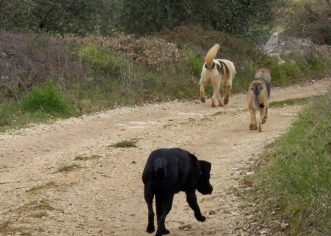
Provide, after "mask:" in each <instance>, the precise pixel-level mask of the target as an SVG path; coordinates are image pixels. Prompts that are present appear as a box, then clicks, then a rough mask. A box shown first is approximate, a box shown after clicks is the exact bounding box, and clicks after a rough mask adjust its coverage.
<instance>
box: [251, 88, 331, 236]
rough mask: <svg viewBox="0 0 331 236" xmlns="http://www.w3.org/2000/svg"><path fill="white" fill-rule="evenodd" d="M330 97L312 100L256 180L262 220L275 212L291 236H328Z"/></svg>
mask: <svg viewBox="0 0 331 236" xmlns="http://www.w3.org/2000/svg"><path fill="white" fill-rule="evenodd" d="M330 107H331V92H329V94H328V95H327V96H323V97H319V98H316V99H315V101H314V102H313V103H312V104H311V105H310V106H309V107H308V108H306V109H305V110H304V112H302V114H301V115H300V117H299V119H298V120H297V121H296V122H295V123H294V124H293V126H292V127H291V130H290V131H289V133H288V134H286V135H285V136H283V137H282V138H281V139H280V140H279V141H277V142H276V143H275V144H274V146H273V148H272V151H271V152H268V154H267V155H266V156H267V164H266V165H264V166H262V167H261V168H260V169H259V170H258V172H257V174H256V175H255V177H254V178H255V181H254V182H255V183H256V186H255V190H256V191H255V192H254V193H255V194H254V195H255V197H257V198H258V199H259V200H260V207H261V208H262V209H265V210H264V213H265V217H266V218H269V219H270V218H271V214H270V212H272V211H274V209H280V211H281V212H282V214H283V216H284V217H285V218H286V219H287V221H288V222H289V231H290V233H291V234H292V235H329V234H330V232H331V125H330V120H331V110H330ZM258 202H259V201H258Z"/></svg>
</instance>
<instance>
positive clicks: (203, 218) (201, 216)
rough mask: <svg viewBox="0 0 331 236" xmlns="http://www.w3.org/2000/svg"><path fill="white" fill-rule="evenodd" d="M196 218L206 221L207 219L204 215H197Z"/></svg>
mask: <svg viewBox="0 0 331 236" xmlns="http://www.w3.org/2000/svg"><path fill="white" fill-rule="evenodd" d="M195 218H196V219H197V220H198V221H200V222H204V221H205V220H206V217H204V216H203V215H199V216H195Z"/></svg>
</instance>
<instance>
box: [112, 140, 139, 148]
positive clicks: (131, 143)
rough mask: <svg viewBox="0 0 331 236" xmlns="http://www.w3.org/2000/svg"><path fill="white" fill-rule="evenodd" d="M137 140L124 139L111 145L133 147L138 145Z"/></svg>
mask: <svg viewBox="0 0 331 236" xmlns="http://www.w3.org/2000/svg"><path fill="white" fill-rule="evenodd" d="M136 144H137V140H123V141H121V142H118V143H115V144H112V145H110V147H115V148H133V147H137V145H136Z"/></svg>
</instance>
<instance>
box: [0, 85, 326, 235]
mask: <svg viewBox="0 0 331 236" xmlns="http://www.w3.org/2000/svg"><path fill="white" fill-rule="evenodd" d="M330 85H331V80H330V79H329V80H322V81H318V82H316V83H311V84H309V85H305V86H293V87H289V88H286V89H277V88H275V89H273V91H272V99H271V100H272V101H276V100H285V99H289V98H298V97H307V96H312V95H319V94H322V93H324V92H326V89H327V88H328V87H329V86H330ZM245 99H246V97H245V95H244V94H238V95H235V96H233V97H232V99H231V100H230V103H229V105H228V106H227V107H225V108H212V107H210V101H207V103H206V104H200V103H199V102H197V101H195V102H170V103H163V104H155V105H146V106H143V107H136V108H123V109H116V110H111V111H107V112H103V113H99V114H95V115H92V116H85V117H81V118H72V119H68V120H63V121H57V122H55V123H52V124H45V125H37V126H33V127H30V128H26V129H21V130H18V131H14V132H8V133H2V134H0V203H1V208H0V235H80V236H83V235H134V236H136V235H147V234H146V233H145V227H146V221H147V208H146V205H145V202H144V199H143V184H142V181H141V173H142V170H143V167H144V164H145V161H146V159H147V157H148V155H149V153H150V152H151V151H152V150H154V149H156V148H160V147H182V148H185V149H188V150H190V151H191V152H193V153H195V154H196V155H197V156H198V158H200V159H205V160H208V161H210V162H212V177H211V183H212V185H213V186H214V192H213V194H212V195H211V196H201V195H198V199H199V202H200V207H201V209H202V212H203V214H205V215H206V216H207V221H206V222H205V223H199V222H197V221H196V220H195V219H194V217H193V213H192V211H191V210H190V209H189V207H188V205H187V203H186V202H185V198H184V194H178V195H176V197H175V200H174V206H173V209H172V211H171V212H170V214H169V216H168V218H167V226H168V228H169V229H170V230H171V235H236V234H237V233H240V232H239V231H238V229H236V228H237V227H238V225H240V222H241V221H242V220H243V219H244V218H245V216H242V215H241V214H240V201H239V200H238V199H236V196H235V195H233V194H231V193H229V191H228V190H229V189H230V188H231V187H233V186H237V185H238V178H239V176H240V174H242V173H239V172H240V171H239V170H240V168H241V167H242V166H243V165H247V162H249V159H250V158H251V157H252V156H254V155H258V154H259V153H260V152H261V151H262V150H263V147H264V146H265V145H267V144H268V143H270V142H272V141H273V140H274V139H275V138H277V137H279V136H280V135H281V134H283V133H284V132H286V130H287V129H288V127H289V126H290V124H291V122H293V121H294V120H295V119H296V117H297V114H298V111H299V110H300V109H301V107H300V106H291V107H285V108H278V109H271V110H270V117H269V120H268V121H267V124H266V125H265V126H264V127H263V130H264V132H262V133H258V132H251V131H249V130H248V122H249V114H248V112H247V111H246V110H245V108H246V100H245ZM130 139H137V140H138V142H137V147H136V148H114V147H112V146H111V144H114V143H116V142H119V141H123V140H130ZM75 158H76V159H83V160H75ZM70 166H71V167H73V168H74V169H73V170H72V171H65V170H66V169H64V171H62V172H60V171H59V170H60V168H61V167H67V168H68V167H70ZM248 174H249V173H248Z"/></svg>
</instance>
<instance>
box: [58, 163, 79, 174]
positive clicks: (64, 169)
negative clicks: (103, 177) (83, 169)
mask: <svg viewBox="0 0 331 236" xmlns="http://www.w3.org/2000/svg"><path fill="white" fill-rule="evenodd" d="M78 168H80V165H77V164H71V165H64V166H62V167H60V168H59V169H58V170H57V172H69V171H73V170H76V169H78Z"/></svg>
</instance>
